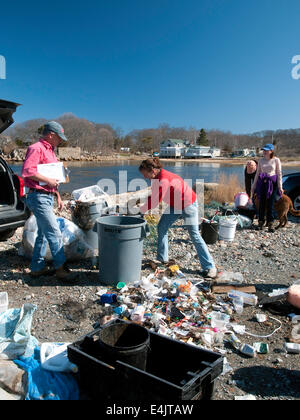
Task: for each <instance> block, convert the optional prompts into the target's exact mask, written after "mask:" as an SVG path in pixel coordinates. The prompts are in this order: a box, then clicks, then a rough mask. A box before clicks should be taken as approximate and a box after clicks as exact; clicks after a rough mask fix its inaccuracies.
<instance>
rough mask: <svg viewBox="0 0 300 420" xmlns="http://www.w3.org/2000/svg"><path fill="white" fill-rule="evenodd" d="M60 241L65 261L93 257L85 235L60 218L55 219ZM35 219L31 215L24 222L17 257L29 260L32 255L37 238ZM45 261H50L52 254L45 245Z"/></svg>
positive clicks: (73, 224) (71, 223)
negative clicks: (60, 234)
mask: <svg viewBox="0 0 300 420" xmlns="http://www.w3.org/2000/svg"><path fill="white" fill-rule="evenodd" d="M57 223H58V225H59V228H60V231H61V233H62V240H63V244H64V250H65V256H66V260H67V261H79V260H82V259H89V258H93V257H94V249H93V248H92V247H91V246H90V245H89V244H88V243H87V241H86V237H85V233H84V232H83V231H82V230H81V229H80V228H79V227H78V226H76V225H75V223H73V222H71V221H70V220H67V219H64V218H62V217H58V218H57ZM37 231H38V227H37V223H36V218H35V216H34V215H32V216H31V217H30V218H29V219H28V220H27V222H26V224H25V227H24V232H23V240H22V246H21V248H20V250H19V255H20V256H23V257H25V258H28V259H31V258H32V255H33V249H34V244H35V241H36V238H37ZM45 259H46V260H47V261H52V254H51V251H50V248H49V244H47V252H46V256H45Z"/></svg>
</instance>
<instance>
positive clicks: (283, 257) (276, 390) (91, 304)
mask: <svg viewBox="0 0 300 420" xmlns="http://www.w3.org/2000/svg"><path fill="white" fill-rule="evenodd" d="M63 216H64V217H66V218H71V214H70V211H69V210H68V209H67V208H65V209H64V212H63ZM297 222H299V220H296V219H294V220H293V222H290V223H289V225H288V227H287V228H285V229H281V230H279V231H277V232H276V233H275V234H270V233H268V232H266V231H264V232H257V231H255V230H252V229H244V230H239V231H237V233H236V237H235V240H234V242H233V243H225V242H217V243H216V244H215V245H211V246H209V248H210V251H211V253H212V255H213V256H214V259H215V261H216V264H217V267H218V269H219V271H229V272H239V273H241V274H242V275H243V277H244V282H245V285H254V286H255V287H256V290H257V295H260V296H262V295H266V294H268V293H270V292H272V291H273V290H274V289H278V288H286V287H288V286H290V285H291V284H292V283H293V282H295V281H296V280H297V279H300V263H299V252H300V224H299V223H297ZM22 232H23V229H18V231H17V233H16V234H15V235H14V237H13V238H11V239H9V240H8V241H7V242H2V243H0V255H1V259H0V291H6V292H8V295H9V305H10V308H13V307H16V308H17V307H21V306H22V305H23V304H24V303H32V304H35V305H36V306H37V308H38V309H37V311H36V314H35V316H34V320H33V330H32V334H33V335H34V336H35V337H36V338H37V339H38V340H39V341H40V342H41V343H42V342H46V341H47V342H48V341H58V342H60V341H61V342H73V341H75V340H76V339H78V338H79V337H81V336H82V335H85V334H87V333H89V332H90V331H92V330H93V327H94V326H95V325H96V324H97V323H99V322H100V320H101V318H102V316H103V315H104V308H103V307H102V306H100V305H99V292H100V294H101V290H102V288H103V286H101V285H100V283H99V279H98V269H97V267H96V266H95V265H94V264H95V263H94V262H92V261H90V260H87V261H80V262H78V263H72V264H70V268H71V269H72V270H73V271H74V272H76V273H77V274H78V277H77V280H76V281H75V282H74V283H72V284H66V283H61V282H59V281H58V280H56V278H55V277H48V278H39V279H32V278H31V277H30V276H29V268H28V267H29V261H25V260H24V258H23V257H20V256H19V255H18V250H19V248H20V245H21V241H22ZM155 258H156V242H155V235H154V236H153V235H152V236H150V237H149V238H148V239H147V240H146V242H145V247H144V261H143V275H145V276H146V275H149V274H150V273H151V272H153V271H152V269H151V267H149V265H148V264H147V261H148V260H149V259H150V260H155ZM170 258H172V259H174V260H175V261H176V263H177V264H178V265H179V267H180V269H181V270H182V272H183V273H184V274H185V275H186V276H187V277H189V276H190V277H192V278H199V280H200V279H201V277H200V276H199V269H200V266H199V262H198V259H197V258H196V256H195V250H194V248H193V246H192V244H191V242H190V239H189V236H188V234H187V231H186V230H185V229H183V227H182V224H181V222H178V223H177V224H176V225H175V226H174V227H173V228H172V229H171V232H170ZM261 312H263V313H265V314H266V315H267V316H268V318H269V319H268V322H266V323H263V324H259V323H258V322H256V321H255V314H257V313H261ZM287 315H288V312H284V311H282V313H280V312H279V313H276V315H274V313H272V312H270V311H268V310H267V309H266V308H258V307H253V306H247V307H245V310H244V313H243V314H242V315H236V314H235V315H234V319H235V321H236V323H238V324H240V325H245V326H246V329H247V330H248V331H250V332H251V333H253V334H257V335H263V336H265V335H268V334H270V333H272V331H274V330H275V328H277V327H278V322H276V321H275V320H274V319H273V318H275V319H277V320H279V321H280V322H281V323H282V327H281V329H280V330H279V331H278V332H276V333H275V334H274V335H272V336H271V337H270V338H268V339H261V340H259V339H255V338H252V337H251V336H248V335H243V336H242V335H241V336H239V338H240V340H241V341H242V342H243V343H247V344H252V343H253V342H255V341H264V342H266V343H268V345H269V347H270V351H269V353H268V354H265V355H258V357H256V358H253V359H252V358H248V357H246V356H244V355H241V354H240V353H239V352H238V351H235V350H234V349H233V348H232V347H231V346H225V347H224V349H223V354H224V355H225V357H226V359H227V362H228V364H226V369H227V370H226V373H225V374H224V375H222V376H220V377H219V379H218V381H217V386H216V392H215V396H214V399H216V400H232V399H234V397H236V396H245V395H247V394H251V395H254V396H255V397H256V399H258V400H269V399H274V400H286V399H291V400H299V399H300V370H299V366H300V355H292V354H286V353H285V352H284V350H283V347H284V343H285V341H286V339H287V338H288V337H289V335H290V333H291V321H290V319H289V317H288V316H287Z"/></svg>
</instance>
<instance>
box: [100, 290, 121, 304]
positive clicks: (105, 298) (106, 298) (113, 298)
mask: <svg viewBox="0 0 300 420" xmlns="http://www.w3.org/2000/svg"><path fill="white" fill-rule="evenodd" d="M100 299H101V303H102V304H105V303H109V304H112V303H117V301H118V298H117V295H114V294H111V293H106V294H105V295H102V296H101V298H100Z"/></svg>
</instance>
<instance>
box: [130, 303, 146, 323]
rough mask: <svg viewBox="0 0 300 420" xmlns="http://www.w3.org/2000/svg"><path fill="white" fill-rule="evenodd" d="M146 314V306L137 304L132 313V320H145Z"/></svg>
mask: <svg viewBox="0 0 300 420" xmlns="http://www.w3.org/2000/svg"><path fill="white" fill-rule="evenodd" d="M144 315H145V308H144V306H142V305H139V306H137V307H136V308H135V309H134V310H133V311H132V313H131V320H132V321H134V322H143V321H144Z"/></svg>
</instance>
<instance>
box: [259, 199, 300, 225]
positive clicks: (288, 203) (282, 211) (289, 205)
mask: <svg viewBox="0 0 300 420" xmlns="http://www.w3.org/2000/svg"><path fill="white" fill-rule="evenodd" d="M254 202H255V205H256V207H257V209H259V199H258V198H257V196H256V197H255V199H254ZM274 208H275V210H276V212H277V215H278V219H279V222H280V223H279V225H278V226H277V227H276V229H279V228H281V227H282V228H283V227H285V226H286V225H287V222H288V214H289V213H291V214H292V215H293V216H296V217H300V210H299V211H296V210H295V209H294V206H293V202H292V200H291V199H290V197H288V196H287V195H285V194H283V196H282V197H281V199H280V200H278V201H277V202H276V203H275V204H274Z"/></svg>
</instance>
